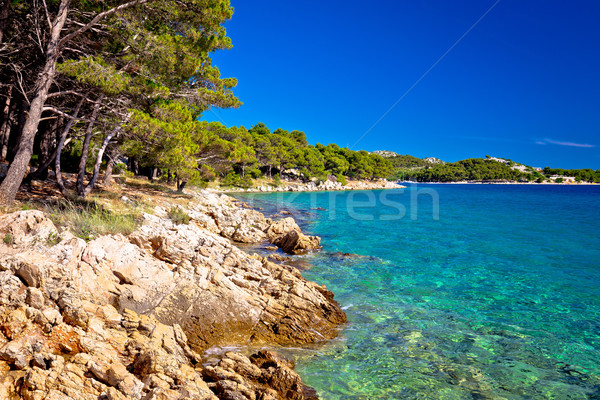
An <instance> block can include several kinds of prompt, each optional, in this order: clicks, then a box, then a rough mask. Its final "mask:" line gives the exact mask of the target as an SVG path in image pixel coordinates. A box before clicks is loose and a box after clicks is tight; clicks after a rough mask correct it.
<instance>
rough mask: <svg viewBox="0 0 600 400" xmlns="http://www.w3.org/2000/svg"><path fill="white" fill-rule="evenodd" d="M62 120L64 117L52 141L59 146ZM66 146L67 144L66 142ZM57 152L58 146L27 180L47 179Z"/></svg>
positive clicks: (60, 120) (55, 130)
mask: <svg viewBox="0 0 600 400" xmlns="http://www.w3.org/2000/svg"><path fill="white" fill-rule="evenodd" d="M62 119H63V118H62V117H60V118H59V119H58V122H57V124H56V128H55V129H54V131H53V132H52V133H53V134H54V135H53V136H54V138H52V139H51V140H52V141H54V142H56V144H57V145H58V141H59V140H60V137H61V135H59V132H60V131H59V127H60V126H61V125H62ZM65 144H66V142H65ZM57 150H58V146H55V148H54V151H53V152H52V154H51V155H50V156H48V157H46V158H45V159H44V162H42V164H40V166H39V167H38V169H37V170H36V171H35V172H32V173H30V174H29V175H27V177H26V178H25V180H28V181H31V180H33V179H43V180H45V179H47V175H48V167H50V164H52V163H53V162H54V159H56V152H57Z"/></svg>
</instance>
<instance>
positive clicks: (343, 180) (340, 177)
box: [335, 174, 348, 186]
mask: <svg viewBox="0 0 600 400" xmlns="http://www.w3.org/2000/svg"><path fill="white" fill-rule="evenodd" d="M335 177H336V178H337V181H338V182H339V183H341V184H342V186H346V184H347V183H348V181H347V180H346V177H345V176H344V175H342V174H336V175H335Z"/></svg>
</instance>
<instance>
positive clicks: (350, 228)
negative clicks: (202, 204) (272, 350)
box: [237, 185, 600, 399]
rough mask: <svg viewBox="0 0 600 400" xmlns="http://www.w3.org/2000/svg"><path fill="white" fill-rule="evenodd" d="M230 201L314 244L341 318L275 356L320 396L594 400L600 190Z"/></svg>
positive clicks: (476, 190) (470, 190)
mask: <svg viewBox="0 0 600 400" xmlns="http://www.w3.org/2000/svg"><path fill="white" fill-rule="evenodd" d="M237 197H240V198H242V199H244V200H245V201H247V202H249V203H251V204H253V205H254V206H256V207H261V208H262V209H263V210H264V212H265V213H267V214H269V213H271V214H274V213H277V211H279V210H281V209H285V210H289V211H291V212H292V214H293V216H294V217H295V218H296V219H297V220H298V221H299V222H300V223H301V224H302V225H304V226H303V227H304V228H305V229H306V230H307V231H308V232H310V233H312V234H316V235H319V236H321V237H322V239H323V246H324V248H323V251H322V252H319V253H315V254H311V255H307V256H302V257H300V259H301V260H302V261H304V263H302V265H306V264H310V265H311V266H312V267H311V268H310V269H308V270H306V271H303V275H304V276H305V277H306V278H307V279H310V280H314V281H316V282H319V283H324V284H325V285H327V287H328V288H329V289H330V290H331V291H333V292H334V293H335V296H336V297H335V298H336V300H337V301H338V302H339V303H340V304H341V306H342V307H343V308H344V309H345V311H346V313H347V315H348V319H349V322H348V324H347V325H346V326H344V327H343V328H342V330H341V332H340V336H339V338H338V339H336V340H333V341H331V342H329V343H327V344H325V345H321V346H315V347H313V348H298V349H287V350H285V352H286V353H287V354H288V355H289V356H291V357H293V358H294V359H295V361H296V364H297V371H298V372H299V373H300V375H301V376H302V378H303V380H304V381H305V382H306V383H307V384H308V385H311V386H313V387H314V388H316V389H317V391H318V392H319V395H320V396H321V398H323V399H600V232H599V229H600V186H561V185H556V186H551V185H418V186H413V187H409V188H407V189H398V190H392V191H374V192H347V193H339V192H337V193H300V194H298V193H287V194H281V193H278V194H254V195H240V196H237ZM317 208H321V209H317ZM339 253H350V254H352V255H350V256H348V255H343V254H339Z"/></svg>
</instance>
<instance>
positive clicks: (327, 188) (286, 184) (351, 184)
mask: <svg viewBox="0 0 600 400" xmlns="http://www.w3.org/2000/svg"><path fill="white" fill-rule="evenodd" d="M405 187H406V186H402V185H400V184H399V183H397V182H396V181H388V180H387V179H378V180H374V181H369V180H348V181H347V183H346V184H345V185H343V184H342V183H340V182H337V181H333V180H326V181H324V182H321V183H316V182H312V181H310V182H301V181H282V182H281V185H279V186H273V185H269V184H263V185H258V186H257V187H253V188H247V189H242V188H232V189H225V188H219V189H211V191H213V192H215V193H262V192H267V193H269V192H331V191H350V190H381V189H401V188H405Z"/></svg>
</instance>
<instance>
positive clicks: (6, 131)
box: [0, 40, 13, 161]
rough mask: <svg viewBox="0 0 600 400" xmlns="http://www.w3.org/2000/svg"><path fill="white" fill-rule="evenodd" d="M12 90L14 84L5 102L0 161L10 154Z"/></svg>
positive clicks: (0, 140) (0, 135)
mask: <svg viewBox="0 0 600 400" xmlns="http://www.w3.org/2000/svg"><path fill="white" fill-rule="evenodd" d="M0 42H1V40H0ZM12 91H13V86H12V85H11V86H10V87H9V88H8V93H7V96H6V103H5V104H4V110H3V111H2V115H3V116H4V120H3V121H2V126H0V161H4V160H6V156H7V155H8V141H9V138H10V129H11V123H10V119H11V117H12V115H11V112H10V111H11V107H10V106H11V101H12Z"/></svg>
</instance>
